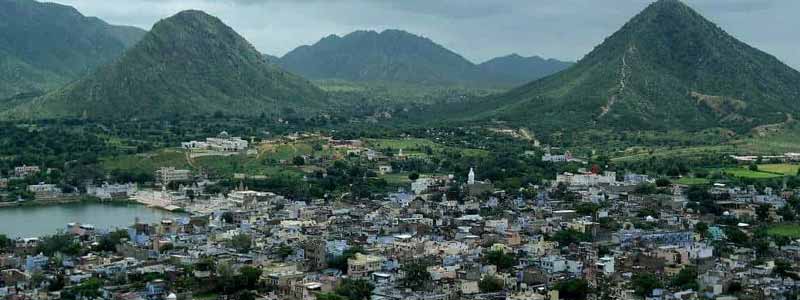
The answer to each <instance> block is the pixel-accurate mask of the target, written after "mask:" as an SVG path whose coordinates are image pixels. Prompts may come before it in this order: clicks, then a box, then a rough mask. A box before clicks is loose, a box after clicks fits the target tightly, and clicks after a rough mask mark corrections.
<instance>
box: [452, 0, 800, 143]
mask: <svg viewBox="0 0 800 300" xmlns="http://www.w3.org/2000/svg"><path fill="white" fill-rule="evenodd" d="M468 110H469V112H467V113H466V114H465V116H467V115H469V116H474V115H475V114H478V118H485V119H499V120H506V121H511V122H516V123H521V124H525V125H527V126H531V127H538V128H549V129H557V128H617V129H687V130H696V129H703V128H710V127H726V128H732V129H739V130H747V129H750V128H754V127H757V126H759V125H764V124H773V123H780V122H784V121H786V120H792V116H791V114H797V112H798V111H800V73H798V72H797V71H796V70H794V69H792V68H790V67H788V66H786V65H785V64H783V63H782V62H780V61H779V60H778V59H776V58H775V57H773V56H771V55H769V54H767V53H764V52H762V51H760V50H758V49H756V48H753V47H751V46H748V45H747V44H745V43H743V42H741V41H739V40H737V39H736V38H734V37H732V36H731V35H729V34H727V33H726V32H725V31H723V30H722V29H721V28H719V27H718V26H717V25H715V24H714V23H712V22H710V21H708V20H707V19H705V18H703V17H702V16H701V15H700V14H698V13H697V12H696V11H694V10H693V9H692V8H690V7H689V6H687V5H685V4H684V3H682V2H680V1H678V0H660V1H658V2H656V3H653V4H651V5H650V6H649V7H647V8H646V9H645V10H644V11H642V12H641V13H640V14H638V15H637V16H636V17H634V18H633V19H632V20H630V21H629V22H628V23H627V24H625V25H624V26H623V27H622V28H621V29H620V30H619V31H618V32H616V33H614V34H613V35H612V36H610V37H608V38H607V39H606V40H605V41H604V42H603V43H602V44H601V45H599V46H597V47H596V48H595V49H594V50H593V51H592V52H591V53H589V54H588V55H586V56H585V57H584V58H583V59H581V60H580V61H579V62H578V63H577V64H576V65H574V66H573V67H571V68H569V69H567V70H565V71H563V72H560V73H558V74H556V75H553V76H549V77H546V78H544V79H541V80H538V81H535V82H532V83H530V84H527V85H525V86H522V87H519V88H517V89H514V90H512V91H510V92H508V93H505V94H503V95H501V96H498V97H494V98H491V99H485V100H484V101H481V102H480V103H478V104H476V105H473V106H471V107H470V108H469V109H468ZM470 118H472V117H470Z"/></svg>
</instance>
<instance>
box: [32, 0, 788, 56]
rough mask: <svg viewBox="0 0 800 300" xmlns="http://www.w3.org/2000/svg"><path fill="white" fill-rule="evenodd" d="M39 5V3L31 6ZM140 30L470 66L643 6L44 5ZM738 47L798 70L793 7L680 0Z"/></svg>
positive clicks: (641, 1)
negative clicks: (178, 27) (192, 28)
mask: <svg viewBox="0 0 800 300" xmlns="http://www.w3.org/2000/svg"><path fill="white" fill-rule="evenodd" d="M40 1H41V0H40ZM53 1H54V2H58V3H62V4H67V5H71V6H74V7H76V8H78V10H80V11H81V12H82V13H83V14H85V15H88V16H97V17H100V18H102V19H104V20H106V21H108V22H109V23H112V24H122V25H134V26H138V27H141V28H144V29H150V27H151V26H152V25H153V24H154V23H155V22H156V21H158V20H159V19H162V18H166V17H169V16H170V15H173V14H175V13H177V12H179V11H181V10H184V9H200V10H204V11H206V12H208V13H210V14H212V15H215V16H217V17H219V18H220V19H222V21H224V22H225V23H227V24H228V25H230V26H231V27H233V28H234V29H235V30H236V31H238V32H239V33H240V34H242V35H243V36H244V37H245V38H247V39H248V40H249V41H250V42H251V43H253V45H255V46H256V48H258V49H259V50H261V51H262V52H264V53H268V54H272V55H277V56H281V55H283V54H285V53H286V52H288V51H290V50H292V49H294V48H295V47H297V46H299V45H304V44H312V43H314V42H316V41H318V40H319V39H320V38H322V37H324V36H326V35H329V34H338V35H344V34H347V33H349V32H352V31H354V30H359V29H372V30H383V29H390V28H391V29H403V30H407V31H409V32H412V33H416V34H419V35H422V36H425V37H428V38H430V39H432V40H434V41H436V42H437V43H439V44H442V45H444V46H445V47H447V48H449V49H451V50H453V51H455V52H457V53H459V54H462V55H464V56H465V57H466V58H468V59H470V60H472V61H474V62H477V63H479V62H483V61H485V60H487V59H490V58H492V57H496V56H502V55H507V54H510V53H519V54H521V55H524V56H530V55H540V56H543V57H552V58H558V59H562V60H577V59H579V58H581V57H582V56H583V55H585V54H586V53H588V52H589V51H591V50H592V48H593V47H594V46H595V45H597V44H599V43H600V42H602V41H603V39H604V38H605V37H606V36H608V35H610V34H611V33H613V32H614V31H616V30H617V29H619V28H620V27H621V26H622V25H623V24H624V23H625V22H626V21H627V20H628V19H630V18H631V17H633V16H634V15H636V13H638V12H639V11H640V10H642V9H644V8H645V7H646V6H647V5H648V4H649V3H650V2H652V1H651V0H53ZM686 2H687V3H688V4H689V5H690V6H692V7H694V8H695V9H697V10H698V11H699V12H700V13H701V14H703V15H705V16H706V17H707V18H709V19H711V20H712V21H714V22H716V23H717V24H719V25H720V26H722V28H724V29H725V30H727V31H728V32H729V33H731V34H733V35H734V36H735V37H737V38H739V39H740V40H743V41H744V42H746V43H748V44H750V45H752V46H754V47H756V48H759V49H761V50H764V51H766V52H768V53H770V54H773V55H775V56H777V57H778V58H779V59H781V60H782V61H784V62H785V63H787V64H789V65H790V66H792V67H794V68H796V69H800V55H798V50H800V39H798V38H797V37H798V35H797V28H800V18H798V12H800V1H798V0H686Z"/></svg>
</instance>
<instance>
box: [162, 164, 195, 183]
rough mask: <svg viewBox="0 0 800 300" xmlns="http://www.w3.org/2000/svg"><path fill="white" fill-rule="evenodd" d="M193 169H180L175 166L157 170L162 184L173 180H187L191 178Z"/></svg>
mask: <svg viewBox="0 0 800 300" xmlns="http://www.w3.org/2000/svg"><path fill="white" fill-rule="evenodd" d="M190 175H191V171H189V170H178V169H175V168H174V167H164V168H161V169H158V170H156V178H157V179H158V180H159V181H160V182H161V183H162V184H168V183H170V182H173V181H187V180H189V178H190Z"/></svg>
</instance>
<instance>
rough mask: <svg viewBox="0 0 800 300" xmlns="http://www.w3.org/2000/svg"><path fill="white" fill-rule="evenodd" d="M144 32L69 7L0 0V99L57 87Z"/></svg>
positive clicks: (104, 60) (102, 61)
mask: <svg viewBox="0 0 800 300" xmlns="http://www.w3.org/2000/svg"><path fill="white" fill-rule="evenodd" d="M144 34H145V31H144V30H141V29H139V28H135V27H124V26H113V25H109V24H107V23H105V22H103V21H102V20H100V19H97V18H92V17H85V16H83V15H81V14H80V13H79V12H78V11H77V10H76V9H75V8H72V7H69V6H64V5H59V4H54V3H40V2H36V1H33V0H0V99H3V98H8V97H11V96H14V95H17V94H20V93H29V92H36V91H45V90H50V89H53V88H57V87H60V86H62V85H64V84H65V83H67V82H69V81H71V80H74V79H76V78H78V77H80V76H83V75H85V74H88V73H89V72H91V71H92V70H94V69H95V68H97V67H98V66H101V65H103V64H106V63H109V62H111V61H113V60H114V59H116V58H118V57H119V56H120V55H122V53H123V52H124V51H125V49H126V48H127V47H129V46H131V45H133V44H134V43H136V42H137V41H138V40H140V39H141V38H142V37H143V36H144Z"/></svg>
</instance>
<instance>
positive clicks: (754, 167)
mask: <svg viewBox="0 0 800 300" xmlns="http://www.w3.org/2000/svg"><path fill="white" fill-rule="evenodd" d="M747 169H749V170H750V171H753V172H758V165H757V164H755V163H750V165H749V166H747Z"/></svg>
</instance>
